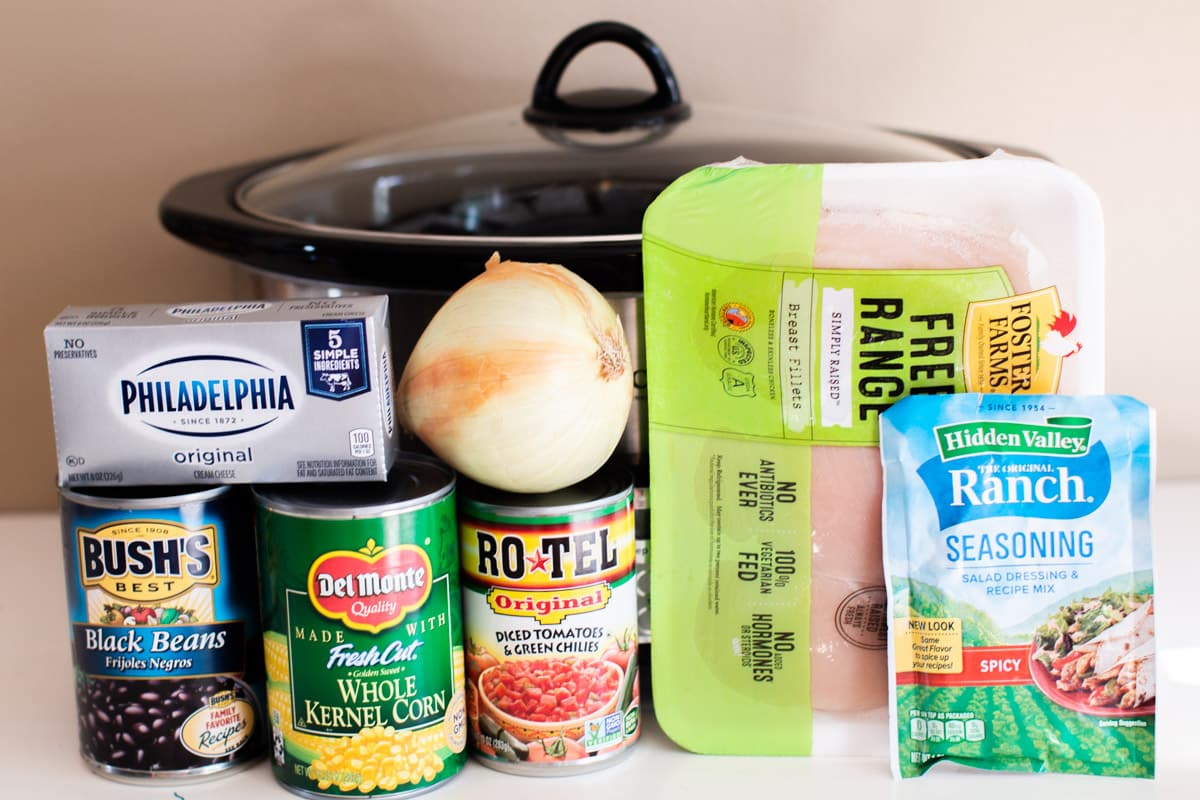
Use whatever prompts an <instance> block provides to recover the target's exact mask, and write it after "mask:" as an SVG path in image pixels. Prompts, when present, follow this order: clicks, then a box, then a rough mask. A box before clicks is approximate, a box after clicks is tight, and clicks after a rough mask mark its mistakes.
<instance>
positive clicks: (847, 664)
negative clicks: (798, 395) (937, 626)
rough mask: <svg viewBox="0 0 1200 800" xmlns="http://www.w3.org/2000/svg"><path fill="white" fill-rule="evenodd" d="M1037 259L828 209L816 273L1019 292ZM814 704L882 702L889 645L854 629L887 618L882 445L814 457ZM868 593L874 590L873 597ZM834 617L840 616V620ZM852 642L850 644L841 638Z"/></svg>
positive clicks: (919, 226) (952, 226) (961, 235)
mask: <svg viewBox="0 0 1200 800" xmlns="http://www.w3.org/2000/svg"><path fill="white" fill-rule="evenodd" d="M1038 261H1039V259H1038V258H1037V255H1036V254H1035V253H1031V252H1030V249H1029V248H1028V247H1027V246H1026V245H1025V244H1023V243H1022V242H1020V241H1019V240H1017V239H1016V237H1009V236H1007V234H1006V233H1004V232H993V231H987V230H984V229H982V228H978V227H972V226H968V225H964V224H962V223H959V222H956V221H954V220H949V219H944V218H938V217H932V216H929V215H925V214H913V213H906V212H901V211H877V210H863V209H825V210H824V211H823V213H822V215H821V220H820V223H819V226H818V228H817V244H816V251H815V254H814V257H813V266H815V267H821V268H843V269H900V268H911V269H921V268H923V269H939V268H941V269H951V268H962V267H988V266H1003V267H1004V268H1005V272H1006V273H1007V274H1008V277H1009V280H1010V281H1011V282H1012V285H1013V290H1014V292H1016V293H1021V292H1026V291H1029V290H1030V289H1031V288H1032V287H1033V286H1034V283H1033V282H1034V280H1035V279H1036V276H1034V275H1031V272H1035V271H1037V268H1036V264H1037V263H1038ZM812 474H813V484H812V525H813V531H812V616H811V623H810V624H811V651H812V702H813V708H815V709H818V710H822V711H854V710H861V709H867V708H875V707H878V706H882V705H884V704H885V703H886V702H887V684H888V676H887V650H886V639H885V638H884V636H882V635H881V636H879V638H878V641H876V639H875V638H874V636H873V635H872V634H873V633H874V632H873V631H869V630H868V631H863V630H861V629H859V628H857V627H855V626H854V625H853V624H851V622H852V621H853V620H856V619H861V618H862V617H863V614H864V613H866V611H864V608H867V607H869V606H870V605H871V604H872V603H873V604H874V605H875V607H874V610H873V613H876V614H878V615H883V614H884V609H885V607H886V596H885V594H884V588H883V558H882V535H883V533H882V520H881V509H882V504H883V470H882V467H881V466H880V462H879V448H878V447H875V446H872V447H849V446H848V447H831V446H824V447H815V448H813V454H812ZM872 589H874V591H871V590H872ZM839 612H840V613H839ZM848 637H850V638H848Z"/></svg>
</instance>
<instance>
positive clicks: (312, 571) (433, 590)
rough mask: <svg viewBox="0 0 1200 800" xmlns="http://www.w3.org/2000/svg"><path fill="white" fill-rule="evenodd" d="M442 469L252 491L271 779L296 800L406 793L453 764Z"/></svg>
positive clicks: (453, 590)
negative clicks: (374, 480) (300, 798)
mask: <svg viewBox="0 0 1200 800" xmlns="http://www.w3.org/2000/svg"><path fill="white" fill-rule="evenodd" d="M454 481H455V479H454V473H453V472H452V471H451V470H450V469H449V468H447V467H445V466H443V465H442V464H440V463H439V462H437V461H434V460H433V459H428V458H424V457H421V456H416V455H408V454H402V455H401V456H400V457H399V459H398V461H397V463H396V465H395V466H394V467H393V469H392V471H391V473H390V475H389V478H388V481H387V482H386V483H355V484H345V483H343V484H293V485H277V486H262V487H257V488H256V489H255V494H256V496H257V498H258V507H259V508H258V537H259V538H258V542H259V566H260V571H261V573H262V602H263V625H264V627H265V629H266V630H265V633H264V644H265V649H266V664H267V679H268V684H267V702H268V718H269V723H270V728H271V735H272V743H273V752H272V766H273V767H274V771H275V777H276V778H277V779H278V780H279V782H280V783H281V784H283V786H284V787H286V788H288V789H290V790H291V791H293V792H296V793H298V794H301V795H305V796H308V797H322V798H325V797H341V796H353V797H364V796H366V797H385V796H392V795H399V794H415V793H418V792H421V791H424V790H428V789H431V788H434V787H435V786H438V785H440V784H442V783H443V782H445V781H446V780H447V779H449V778H451V777H453V776H454V775H456V774H457V773H458V772H459V770H461V769H462V766H463V763H464V762H465V761H466V754H465V750H466V737H467V734H466V710H465V709H466V705H465V696H464V691H463V674H464V673H463V649H462V628H461V623H460V609H461V600H460V589H459V571H458V543H457V536H456V531H457V528H456V522H455V508H454Z"/></svg>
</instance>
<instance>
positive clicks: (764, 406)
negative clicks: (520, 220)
mask: <svg viewBox="0 0 1200 800" xmlns="http://www.w3.org/2000/svg"><path fill="white" fill-rule="evenodd" d="M1102 249H1103V248H1102V233H1101V221H1100V214H1099V208H1098V204H1097V203H1096V200H1095V198H1094V196H1093V195H1092V193H1091V192H1090V191H1089V190H1088V189H1087V187H1086V186H1084V185H1083V184H1082V182H1081V181H1079V180H1078V179H1077V178H1075V177H1074V176H1072V175H1071V174H1070V173H1068V172H1066V171H1065V170H1062V169H1061V168H1059V167H1056V166H1054V165H1053V164H1050V163H1048V162H1045V161H1042V160H1038V159H1025V158H1013V157H1009V156H1005V155H1003V154H997V155H994V156H992V157H989V158H987V159H981V160H976V161H958V162H947V163H920V164H827V165H797V164H774V165H767V164H757V163H754V162H749V161H745V160H742V159H739V160H737V161H734V162H730V163H728V164H717V165H711V166H706V167H702V168H699V169H696V170H693V171H692V172H690V173H688V174H686V175H684V176H683V177H681V178H679V179H678V180H676V181H675V182H674V183H672V184H671V185H670V186H669V187H667V189H665V190H664V191H663V193H662V194H661V195H660V196H659V197H658V198H657V199H656V200H655V202H654V203H653V204H652V205H651V206H650V208H649V209H648V210H647V213H646V217H645V220H644V224H643V265H644V275H645V330H646V350H647V379H648V380H647V384H648V394H649V397H648V400H649V422H650V432H649V436H650V439H649V453H650V459H649V461H650V494H651V497H652V502H653V505H654V519H653V525H654V538H653V548H654V551H653V553H654V557H653V559H652V560H651V581H650V582H651V585H652V586H653V587H654V594H653V602H652V603H651V606H650V607H651V630H652V631H653V637H654V639H653V641H654V676H653V689H654V698H655V710H656V715H657V717H658V720H659V722H660V724H661V725H662V728H663V730H664V731H665V732H666V733H667V735H668V736H670V737H671V738H672V739H673V740H675V741H676V742H677V743H678V744H680V745H682V746H683V747H685V748H687V749H690V750H694V751H698V752H705V753H744V754H810V753H812V754H817V753H829V754H839V753H840V754H870V753H875V754H878V755H880V756H883V755H884V754H885V753H886V751H887V735H886V734H887V725H886V719H887V683H888V681H887V652H886V642H887V638H886V637H887V625H886V620H887V615H886V609H885V602H886V597H885V590H884V582H883V563H882V557H881V547H880V535H881V522H880V507H881V498H882V475H881V470H880V464H879V451H878V418H879V414H880V412H882V411H883V410H884V409H886V408H888V407H889V406H890V405H891V404H893V403H895V402H896V401H897V400H899V399H900V398H902V397H905V396H906V395H909V394H928V393H946V392H962V391H982V392H999V393H1017V394H1028V393H1033V392H1056V391H1060V390H1061V391H1092V392H1095V391H1100V390H1101V388H1102V382H1103V375H1102V370H1103V363H1104V352H1103V342H1102V331H1103V327H1102V324H1103V320H1102V313H1103V297H1102V285H1103V275H1102V273H1103V263H1102V262H1103V259H1102Z"/></svg>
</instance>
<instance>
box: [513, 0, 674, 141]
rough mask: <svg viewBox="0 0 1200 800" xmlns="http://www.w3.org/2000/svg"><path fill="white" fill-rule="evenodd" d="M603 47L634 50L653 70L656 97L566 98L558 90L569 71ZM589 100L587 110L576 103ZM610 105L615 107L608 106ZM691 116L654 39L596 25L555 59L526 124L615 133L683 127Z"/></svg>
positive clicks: (564, 45) (619, 93)
mask: <svg viewBox="0 0 1200 800" xmlns="http://www.w3.org/2000/svg"><path fill="white" fill-rule="evenodd" d="M597 42H614V43H616V44H623V45H625V46H626V47H628V48H629V49H630V50H632V51H633V52H634V53H635V54H636V55H637V56H638V58H640V59H641V60H642V63H644V64H645V65H646V67H647V69H649V70H650V75H651V77H653V78H654V89H655V91H654V94H652V95H649V96H646V93H645V92H639V93H637V96H636V98H635V99H632V100H631V94H630V92H628V91H627V90H621V89H606V90H599V91H595V90H593V91H590V92H580V93H579V94H578V95H570V96H568V97H563V96H562V95H560V94H559V93H558V86H559V83H560V82H561V81H562V76H563V72H565V71H566V69H567V65H568V64H570V63H571V61H572V60H573V59H574V58H575V56H577V55H579V53H580V51H582V50H584V49H585V48H587V47H589V46H591V45H593V44H596V43H597ZM585 95H586V96H587V98H588V99H589V100H590V101H592V102H589V103H588V104H586V105H585V104H580V103H579V102H571V99H575V100H576V101H578V99H580V98H582V97H583V96H585ZM605 100H607V101H609V102H607V103H605V102H602V101H605ZM690 114H691V109H690V108H689V107H688V105H687V103H684V102H683V99H682V97H681V96H680V94H679V83H678V82H677V81H676V80H675V73H674V72H673V71H672V70H671V65H670V64H668V63H667V57H666V56H664V55H663V52H662V50H660V49H659V48H658V45H656V44H655V43H654V42H653V41H652V40H651V39H650V37H648V36H646V34H644V33H642V32H641V31H639V30H638V29H637V28H633V27H631V26H629V25H626V24H624V23H621V22H593V23H591V24H590V25H584V26H583V27H582V28H579V29H578V30H576V31H574V32H573V33H571V34H569V35H568V36H567V37H566V38H565V39H563V40H562V41H561V42H559V43H558V46H557V47H555V48H554V50H553V51H552V52H551V53H550V56H549V57H548V58H547V59H546V63H545V65H543V66H542V71H541V73H540V74H539V75H538V78H537V83H535V84H534V86H533V102H532V103H531V104H530V106H529V107H528V108H526V109H525V115H524V116H525V120H526V122H529V123H532V124H534V125H550V126H554V127H558V128H585V129H590V130H596V131H615V130H621V129H624V128H644V127H651V126H658V125H663V124H666V123H669V122H679V121H681V120H684V119H687V118H688V116H689V115H690Z"/></svg>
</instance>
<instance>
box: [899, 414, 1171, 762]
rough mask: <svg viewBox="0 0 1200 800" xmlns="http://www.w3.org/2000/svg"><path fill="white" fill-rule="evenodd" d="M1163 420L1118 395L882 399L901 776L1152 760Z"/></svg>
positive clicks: (1153, 751) (1153, 752)
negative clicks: (940, 768)
mask: <svg viewBox="0 0 1200 800" xmlns="http://www.w3.org/2000/svg"><path fill="white" fill-rule="evenodd" d="M1153 423H1154V418H1153V414H1152V413H1151V411H1150V409H1149V408H1147V407H1146V406H1145V405H1143V404H1142V403H1140V402H1138V401H1137V400H1134V399H1132V398H1129V397H1123V396H1110V395H1100V396H1066V395H1025V396H1022V397H1019V398H1016V397H1000V396H997V395H985V394H959V395H953V396H949V397H910V398H908V399H907V400H904V401H902V402H900V403H898V404H897V405H896V406H894V407H893V408H891V409H889V410H887V411H885V412H884V413H883V415H882V417H881V420H880V436H881V452H882V459H883V469H884V544H885V555H884V565H885V573H886V575H887V578H888V583H887V585H888V589H889V595H888V597H889V602H890V613H889V615H888V616H889V620H890V621H891V623H892V625H893V634H892V636H891V649H890V653H889V655H890V664H891V670H892V673H893V680H892V683H891V710H892V717H891V736H892V748H891V761H892V770H893V772H894V773H895V774H896V776H897V777H901V778H910V777H916V776H918V775H922V774H924V773H925V772H926V771H927V770H928V769H930V768H931V767H933V766H934V765H935V764H937V763H939V762H942V761H951V762H955V763H958V764H964V765H967V766H973V767H980V768H983V769H988V770H997V769H1004V770H1013V771H1019V772H1071V773H1083V774H1092V775H1114V776H1125V777H1139V778H1149V777H1153V775H1154V756H1155V744H1154V731H1155V711H1156V705H1157V704H1156V702H1155V675H1154V652H1155V638H1154V620H1155V613H1154V570H1153V553H1152V547H1151V528H1150V492H1151V488H1152V486H1153V481H1154V475H1153V465H1154V457H1153V443H1154V435H1153V433H1154V432H1153V427H1154V425H1153Z"/></svg>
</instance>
